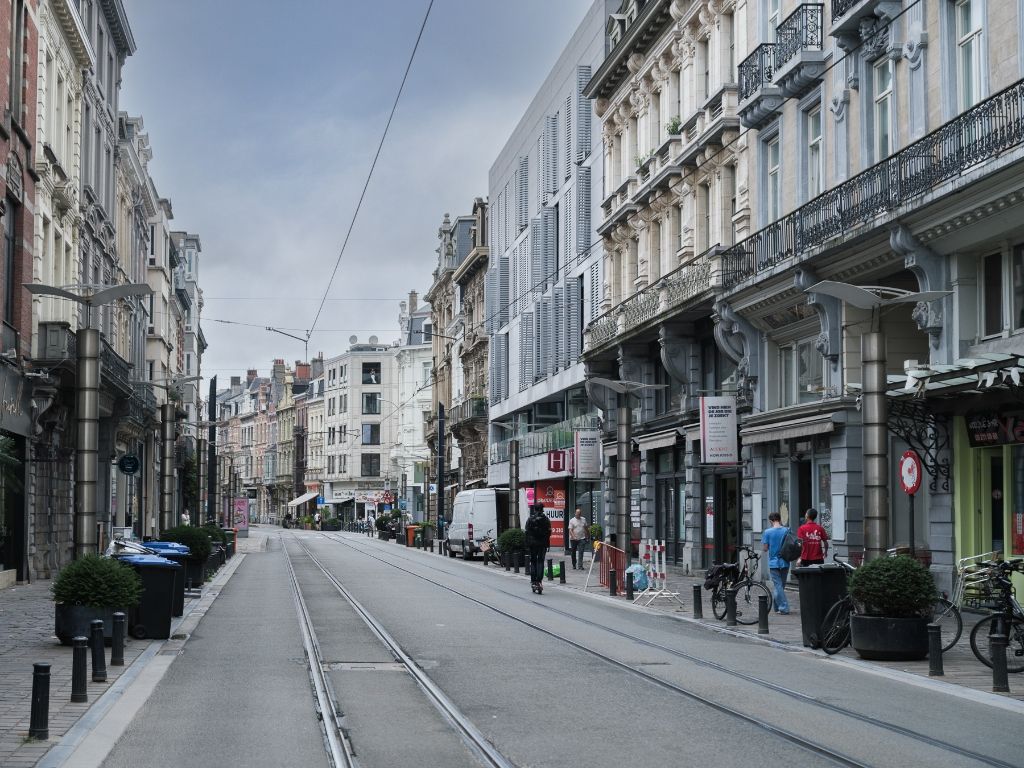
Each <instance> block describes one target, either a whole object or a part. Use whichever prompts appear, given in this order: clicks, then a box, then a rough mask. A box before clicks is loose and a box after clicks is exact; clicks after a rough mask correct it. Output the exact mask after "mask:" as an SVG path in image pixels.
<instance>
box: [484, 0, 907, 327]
mask: <svg viewBox="0 0 1024 768" xmlns="http://www.w3.org/2000/svg"><path fill="white" fill-rule="evenodd" d="M920 2H921V0H912V2H910V3H908V4H907V6H906V7H905V8H904V9H903V10H901V11H900V12H899V13H897V14H896V15H895V16H893V17H892V19H890V20H889V21H887V22H886V23H885V25H884V26H891V25H892V24H893V22H895V21H896V20H897V19H899V18H901V17H902V16H904V15H905V14H906V13H907V12H908V11H909V10H910V9H911V8H913V7H914V6H916V5H918V4H919V3H920ZM876 34H877V30H876ZM864 44H865V43H864V41H863V40H862V41H861V42H859V43H858V44H857V45H856V46H854V47H853V48H851V49H850V50H849V51H848V52H846V53H844V54H843V55H842V56H840V57H839V58H837V59H836V60H835V61H833V62H832V63H831V64H829V65H828V66H827V67H825V69H824V70H823V71H822V73H821V74H822V77H823V78H824V76H825V74H827V73H828V72H831V71H832V70H833V69H834V68H835V67H837V66H838V65H839V64H841V63H842V62H844V61H846V60H847V59H848V58H850V56H851V54H853V53H856V52H857V51H858V50H860V48H861V47H862V46H863V45H864ZM754 130H758V129H756V128H744V129H743V130H742V131H740V132H739V133H738V134H736V136H735V137H734V138H733V139H732V140H731V141H729V142H727V143H725V144H723V145H722V146H721V147H719V148H718V149H717V150H715V152H714V153H712V154H711V155H708V156H707V157H706V158H705V159H704V160H703V161H701V162H699V163H697V170H700V169H701V168H702V167H703V166H704V165H705V164H707V163H709V162H711V160H713V159H714V158H716V157H718V156H719V155H720V154H722V152H724V151H725V150H726V149H728V148H729V147H731V146H732V145H733V144H735V143H736V142H738V141H739V140H740V139H741V138H742V137H743V136H746V135H747V134H748V133H750V132H751V131H754ZM602 242H603V241H602V240H600V239H599V240H597V241H595V242H593V243H591V244H590V245H589V246H588V247H587V248H586V250H584V251H581V252H580V253H578V254H576V258H577V259H580V258H582V257H584V256H586V255H587V254H589V253H590V251H591V250H593V249H594V248H595V247H597V246H598V245H600V244H601V243H602ZM563 269H564V268H563V267H556V268H555V269H554V270H553V271H552V272H551V273H549V274H548V275H545V276H544V277H542V278H540V280H538V281H537V282H536V283H535V284H534V285H532V286H530V287H528V288H526V289H524V290H523V292H522V293H520V294H519V295H518V296H516V297H514V298H512V299H509V301H508V302H507V303H506V304H504V305H502V306H500V307H498V308H497V309H495V310H494V311H493V312H492V313H491V314H489V315H487V316H486V317H485V318H484V319H483V320H482V321H481V325H484V324H486V323H487V322H489V321H490V320H493V319H494V318H495V317H497V316H499V315H500V314H501V313H502V312H504V311H505V310H507V309H510V308H511V307H512V305H513V304H515V303H516V302H517V301H519V300H520V299H523V298H526V297H527V296H528V295H529V294H531V293H533V292H534V291H539V290H543V286H544V284H545V283H547V282H548V281H549V280H553V279H557V277H558V273H559V272H561V271H562V270H563Z"/></svg>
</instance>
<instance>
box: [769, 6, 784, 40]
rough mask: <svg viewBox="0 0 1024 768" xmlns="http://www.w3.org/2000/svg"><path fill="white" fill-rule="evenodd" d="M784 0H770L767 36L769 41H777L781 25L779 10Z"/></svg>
mask: <svg viewBox="0 0 1024 768" xmlns="http://www.w3.org/2000/svg"><path fill="white" fill-rule="evenodd" d="M781 3H782V0H768V29H767V33H768V34H767V37H768V42H769V43H774V42H776V34H777V32H778V26H779V21H780V18H779V12H780V10H781V9H780V5H781Z"/></svg>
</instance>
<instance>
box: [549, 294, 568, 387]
mask: <svg viewBox="0 0 1024 768" xmlns="http://www.w3.org/2000/svg"><path fill="white" fill-rule="evenodd" d="M551 322H552V328H551V337H552V338H551V343H552V345H553V351H554V354H553V355H552V358H553V360H552V361H551V368H550V370H551V372H552V373H554V372H555V371H560V370H562V369H563V368H566V367H567V366H566V362H565V358H566V346H567V345H566V338H565V289H564V288H563V287H562V286H560V285H556V286H555V287H554V288H553V289H552V291H551Z"/></svg>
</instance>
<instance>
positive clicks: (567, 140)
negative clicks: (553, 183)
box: [562, 94, 573, 181]
mask: <svg viewBox="0 0 1024 768" xmlns="http://www.w3.org/2000/svg"><path fill="white" fill-rule="evenodd" d="M562 122H563V123H564V125H563V127H564V129H565V130H563V131H562V137H563V138H562V145H563V146H562V158H563V168H562V180H563V181H568V180H569V179H570V177H571V176H572V161H573V155H572V94H570V95H568V96H566V97H565V120H563V121H562Z"/></svg>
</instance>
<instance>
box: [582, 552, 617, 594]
mask: <svg viewBox="0 0 1024 768" xmlns="http://www.w3.org/2000/svg"><path fill="white" fill-rule="evenodd" d="M595 564H597V567H598V568H597V581H598V584H600V586H602V587H605V588H607V587H608V572H609V571H615V575H616V578H617V583H618V584H625V583H626V581H625V579H626V573H625V571H626V553H625V551H623V550H621V549H619V548H618V547H613V546H612V545H611V544H605V543H604V542H601V541H595V542H594V559H593V560H591V561H590V570H588V571H587V581H586V583H585V584H584V586H583V588H584V589H587V588H588V587H589V586H590V577H591V575H592V574H593V573H594V565H595Z"/></svg>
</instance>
